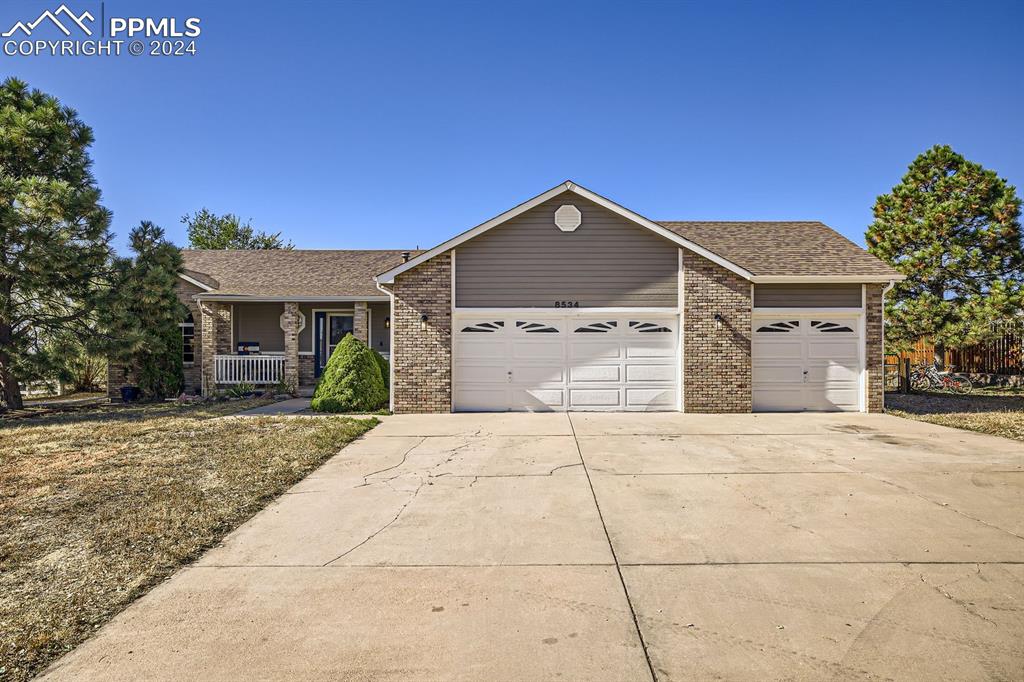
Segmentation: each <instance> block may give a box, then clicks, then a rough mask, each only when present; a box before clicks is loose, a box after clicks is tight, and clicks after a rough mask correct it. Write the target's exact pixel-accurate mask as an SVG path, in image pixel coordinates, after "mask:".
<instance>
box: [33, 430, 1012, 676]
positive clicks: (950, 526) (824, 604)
mask: <svg viewBox="0 0 1024 682" xmlns="http://www.w3.org/2000/svg"><path fill="white" fill-rule="evenodd" d="M1022 670H1024V446H1022V445H1021V444H1020V443H1016V442H1012V441H1008V440H1003V439H999V438H994V437H989V436H984V435H980V434H973V433H967V432H962V431H956V430H952V429H946V428H943V427H939V426H933V425H929V424H923V423H920V422H913V421H907V420H901V419H898V418H895V417H888V416H878V415H845V416H828V415H738V416H724V415H708V416H700V415H680V414H647V415H629V414H573V415H564V414H541V415H508V414H504V415H465V414H462V415H422V416H418V415H410V416H396V417H388V418H387V419H385V420H384V421H383V423H382V424H381V425H380V426H378V427H376V428H375V429H374V430H373V431H371V432H370V433H369V434H368V435H367V436H366V437H364V438H362V439H361V440H359V441H357V442H356V443H354V444H352V445H351V446H349V447H348V448H346V449H345V450H344V451H343V452H342V453H341V454H340V455H339V456H337V457H335V458H333V459H332V460H330V461H329V462H328V463H327V464H326V465H325V466H323V467H322V468H321V469H319V470H318V471H316V472H315V473H313V474H312V475H311V476H309V477H308V478H306V479H305V480H304V481H302V482H301V483H299V484H298V485H297V486H295V487H294V488H293V489H292V490H291V491H289V493H287V494H285V495H284V496H282V497H281V498H280V499H279V500H277V501H276V502H274V503H273V504H271V505H270V506H269V507H268V508H267V509H266V510H264V511H263V512H261V513H260V514H258V515H257V516H256V517H254V518H253V519H252V520H251V521H249V522H248V523H246V524H245V525H243V526H242V527H241V528H239V529H238V530H236V531H235V532H234V533H232V534H231V535H230V536H229V537H228V538H227V539H226V540H225V541H224V542H223V543H222V545H221V546H219V547H217V548H215V549H214V550H212V551H210V552H209V553H207V554H206V555H205V556H204V557H203V558H202V559H201V560H200V561H199V562H197V563H196V564H195V565H194V566H192V567H189V568H187V569H184V570H182V571H180V572H179V573H178V574H177V575H176V576H175V577H173V578H172V579H171V580H169V581H167V582H166V583H164V584H162V585H160V586H159V587H157V588H156V589H154V590H153V591H152V592H151V593H150V594H148V595H147V596H146V597H144V598H142V599H140V600H139V601H138V602H136V603H135V604H134V605H133V606H132V607H130V608H129V609H127V610H126V611H125V612H124V613H122V614H121V615H119V616H118V617H116V618H115V619H114V620H113V621H112V622H111V623H110V624H108V625H107V626H105V627H104V628H102V629H101V630H100V631H99V632H98V634H97V635H96V636H95V637H94V638H93V639H92V640H90V641H89V642H87V643H86V644H84V645H83V646H81V647H79V648H78V649H77V650H75V651H74V652H72V653H71V654H69V655H67V656H65V657H64V658H63V659H61V660H60V661H58V662H57V663H56V664H55V665H54V667H53V668H51V670H50V674H49V679H54V680H58V679H59V680H63V679H66V680H138V679H147V680H154V679H155V680H170V679H197V680H248V679H263V680H267V679H281V680H285V679H288V680H291V679H324V680H327V679H354V680H370V679H428V680H437V679H445V680H449V679H465V680H551V679H563V680H575V679H586V680H643V679H653V678H656V679H658V680H676V679H678V680H683V679H750V680H763V679H781V678H784V679H795V680H805V679H806V680H812V679H813V680H817V679H825V678H828V679H864V678H876V677H880V678H890V679H915V680H919V679H980V678H986V679H1017V678H1020V676H1021V671H1022Z"/></svg>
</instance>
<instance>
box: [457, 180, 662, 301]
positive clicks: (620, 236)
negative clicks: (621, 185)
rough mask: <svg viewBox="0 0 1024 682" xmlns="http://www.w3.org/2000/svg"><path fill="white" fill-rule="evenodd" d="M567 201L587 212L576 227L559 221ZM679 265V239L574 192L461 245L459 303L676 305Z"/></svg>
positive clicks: (458, 254) (459, 250)
mask: <svg viewBox="0 0 1024 682" xmlns="http://www.w3.org/2000/svg"><path fill="white" fill-rule="evenodd" d="M563 204H572V205H574V206H576V208H578V209H579V210H580V212H581V213H582V214H583V222H582V224H581V225H580V226H579V228H577V229H576V230H575V231H574V232H562V231H560V230H559V229H558V228H557V227H555V223H554V213H555V211H556V210H557V209H558V207H559V206H562V205H563ZM678 268H679V262H678V250H677V247H676V245H675V244H673V243H672V242H670V241H668V240H667V239H663V238H661V237H659V236H657V235H655V234H654V233H652V232H651V231H650V230H648V229H646V228H643V227H640V226H639V225H637V224H635V223H633V222H631V221H628V220H626V219H625V218H622V217H621V216H619V215H617V214H615V213H612V212H611V211H609V210H607V209H605V208H602V207H601V206H598V205H597V204H595V203H593V202H590V201H588V200H586V199H584V198H582V197H580V196H578V195H576V194H572V193H567V194H562V195H559V196H557V197H555V198H554V199H551V200H549V201H546V202H545V203H543V204H541V205H540V206H537V207H536V208H533V209H531V210H529V211H527V212H526V213H523V214H522V215H520V216H518V217H516V218H513V219H512V220H509V221H508V222H506V223H503V224H502V225H499V226H498V227H495V228H493V229H491V230H490V231H488V232H486V233H484V234H482V235H481V236H479V237H477V238H475V239H471V240H470V241H468V242H466V243H464V244H461V245H459V246H458V247H457V248H456V250H455V278H456V282H455V287H456V289H455V290H456V305H457V306H458V307H461V308H491V307H495V308H497V307H541V308H552V307H554V305H555V301H579V305H580V307H585V308H592V307H601V306H671V307H674V306H675V305H676V302H677V295H678V287H677V279H678Z"/></svg>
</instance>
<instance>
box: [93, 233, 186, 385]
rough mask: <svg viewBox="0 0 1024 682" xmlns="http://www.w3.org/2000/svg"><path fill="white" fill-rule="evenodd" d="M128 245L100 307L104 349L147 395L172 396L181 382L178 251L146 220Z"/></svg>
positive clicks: (183, 311) (182, 313)
mask: <svg viewBox="0 0 1024 682" xmlns="http://www.w3.org/2000/svg"><path fill="white" fill-rule="evenodd" d="M128 243H129V246H130V247H131V250H132V252H133V253H134V254H135V258H134V259H131V258H119V259H117V260H116V261H115V263H114V272H115V276H114V280H113V293H112V296H111V297H110V299H109V300H108V301H107V304H106V305H105V307H104V314H103V322H104V327H105V331H106V336H107V337H108V344H109V346H108V349H107V350H108V352H109V354H110V356H111V358H112V359H113V360H115V361H117V362H119V363H121V364H124V365H125V366H126V367H127V369H128V372H129V376H131V377H133V379H134V381H136V382H137V383H138V385H139V388H141V389H142V392H143V394H144V395H145V396H146V397H147V398H150V399H154V400H159V399H162V398H167V397H171V396H175V395H177V394H178V393H179V392H180V391H181V387H182V384H183V382H184V379H183V376H182V362H181V328H180V327H179V326H178V325H179V323H180V322H181V321H182V320H183V319H185V315H186V314H187V310H186V308H185V306H183V305H182V304H181V302H180V301H179V300H178V296H177V293H176V292H175V288H174V287H175V284H176V282H177V277H178V273H180V272H181V268H182V260H181V252H180V251H179V250H178V248H177V247H176V246H174V244H171V243H170V242H168V241H167V240H166V239H164V231H163V230H162V229H161V228H159V227H157V226H156V225H154V224H153V223H151V222H149V221H148V220H144V221H142V223H140V224H139V226H138V227H136V228H135V229H134V230H132V231H131V234H130V235H129V238H128Z"/></svg>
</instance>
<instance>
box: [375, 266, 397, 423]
mask: <svg viewBox="0 0 1024 682" xmlns="http://www.w3.org/2000/svg"><path fill="white" fill-rule="evenodd" d="M373 284H374V286H376V287H377V288H378V289H380V290H381V291H383V292H384V293H385V294H387V295H388V299H390V301H391V308H390V317H391V324H390V325H388V347H389V348H390V350H391V357H389V358H388V411H389V412H391V413H392V414H394V412H395V353H396V352H397V349H396V348H395V292H393V291H388V290H387V289H385V288H384V287H382V286H381V285H380V282H378V281H377V278H376V277H374V278H373Z"/></svg>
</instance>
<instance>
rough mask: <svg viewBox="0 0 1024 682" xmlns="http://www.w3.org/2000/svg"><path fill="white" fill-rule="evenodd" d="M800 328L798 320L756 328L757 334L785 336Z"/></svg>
mask: <svg viewBox="0 0 1024 682" xmlns="http://www.w3.org/2000/svg"><path fill="white" fill-rule="evenodd" d="M799 326H800V320H790V321H788V322H785V321H783V322H772V323H771V324H766V325H765V326H763V327H758V328H757V331H758V333H761V334H763V333H766V332H767V333H773V334H787V333H789V332H791V331H793V330H794V329H797V328H798V327H799Z"/></svg>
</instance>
